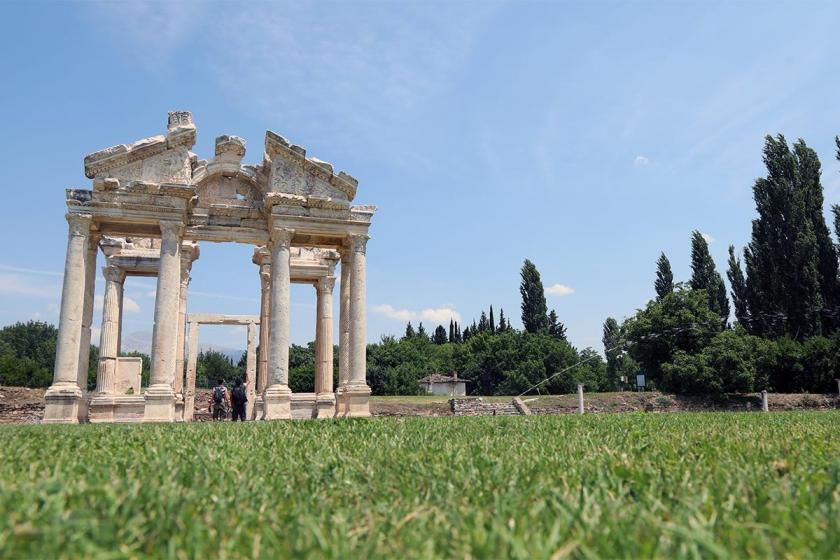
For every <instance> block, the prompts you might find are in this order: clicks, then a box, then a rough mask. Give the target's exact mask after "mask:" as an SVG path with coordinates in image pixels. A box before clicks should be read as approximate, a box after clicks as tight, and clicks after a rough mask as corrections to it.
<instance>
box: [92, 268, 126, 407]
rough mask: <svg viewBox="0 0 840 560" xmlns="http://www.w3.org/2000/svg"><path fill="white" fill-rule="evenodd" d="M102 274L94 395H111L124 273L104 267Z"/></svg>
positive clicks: (112, 392)
mask: <svg viewBox="0 0 840 560" xmlns="http://www.w3.org/2000/svg"><path fill="white" fill-rule="evenodd" d="M102 274H103V275H104V276H105V296H104V298H103V302H102V328H101V331H100V334H99V367H98V369H97V373H96V393H97V394H106V395H113V394H114V391H115V387H116V381H117V357H118V352H119V348H117V342H118V340H119V331H120V313H121V309H120V299H121V297H120V296H121V294H122V291H123V286H124V282H125V271H124V270H122V269H121V268H119V267H116V266H106V267H105V268H103V269H102Z"/></svg>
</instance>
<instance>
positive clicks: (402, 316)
mask: <svg viewBox="0 0 840 560" xmlns="http://www.w3.org/2000/svg"><path fill="white" fill-rule="evenodd" d="M371 311H373V312H374V313H379V314H380V315H385V316H386V317H388V318H389V319H396V320H398V321H411V320H412V319H416V318H417V314H416V313H415V312H414V311H409V310H408V309H395V308H394V306H393V305H389V304H387V303H383V304H381V305H374V306H373V307H371Z"/></svg>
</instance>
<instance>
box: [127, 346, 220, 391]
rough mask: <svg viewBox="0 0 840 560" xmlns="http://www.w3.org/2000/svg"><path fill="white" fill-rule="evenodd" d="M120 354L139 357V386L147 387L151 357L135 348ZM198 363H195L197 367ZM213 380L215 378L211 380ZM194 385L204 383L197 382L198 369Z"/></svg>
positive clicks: (202, 385)
mask: <svg viewBox="0 0 840 560" xmlns="http://www.w3.org/2000/svg"><path fill="white" fill-rule="evenodd" d="M120 356H126V357H128V358H140V386H141V387H148V386H149V377H150V376H151V371H152V358H151V356H149V355H148V354H144V353H142V352H138V351H136V350H132V351H131V352H121V353H120ZM197 366H198V364H196V368H197ZM213 381H215V379H214V380H213ZM196 385H197V386H199V387H205V386H206V385H205V384H199V383H198V371H196Z"/></svg>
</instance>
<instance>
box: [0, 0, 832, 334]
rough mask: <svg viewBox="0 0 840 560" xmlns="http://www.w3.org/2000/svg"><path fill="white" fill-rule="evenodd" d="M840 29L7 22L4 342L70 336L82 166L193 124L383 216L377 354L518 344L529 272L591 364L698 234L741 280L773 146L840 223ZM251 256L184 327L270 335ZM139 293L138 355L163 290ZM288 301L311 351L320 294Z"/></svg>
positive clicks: (711, 11) (307, 21)
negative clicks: (278, 160) (204, 317)
mask: <svg viewBox="0 0 840 560" xmlns="http://www.w3.org/2000/svg"><path fill="white" fill-rule="evenodd" d="M838 23H840V4H838V3H836V2H806V1H801V2H777V3H774V2H710V1H703V2H675V1H668V2H665V1H663V2H653V1H651V2H596V1H588V2H552V3H547V2H546V3H525V2H490V1H483V2H475V3H470V2H450V3H428V2H427V3H419V2H417V3H410V2H400V3H396V2H395V3H384V2H361V3H350V2H341V3H326V2H311V3H310V2H301V1H295V2H282V3H253V4H239V3H236V4H234V3H228V4H206V3H200V4H197V3H186V2H181V3H176V2H171V3H108V4H97V3H87V2H86V3H60V4H59V3H55V4H53V3H36V2H26V3H4V4H2V6H0V47H2V52H3V56H2V58H0V72H2V74H0V75H2V76H3V87H2V88H0V101H2V102H0V116H2V123H3V126H2V130H3V134H0V154H2V155H0V158H1V160H0V161H2V168H3V170H4V176H3V187H2V189H3V190H2V192H3V199H4V208H5V210H6V212H5V213H4V216H3V220H2V222H0V233H2V234H3V239H4V240H5V243H4V249H3V251H2V253H1V254H0V324H8V323H11V322H13V321H18V320H28V319H31V318H38V319H41V320H45V321H50V322H54V323H56V322H57V320H58V316H57V310H58V300H59V297H60V286H61V272H62V269H63V260H64V250H65V243H66V231H67V227H66V222H65V221H64V218H63V214H64V196H63V192H64V189H65V188H67V187H86V186H87V185H89V181H88V180H87V179H85V177H84V174H83V166H82V158H83V157H84V155H85V154H87V153H89V152H92V151H95V150H98V149H101V148H105V147H107V146H111V145H114V144H119V143H125V142H131V141H134V140H137V139H140V138H144V137H147V136H151V135H154V134H160V133H162V132H163V131H164V130H165V126H166V112H167V111H169V110H174V109H184V110H190V111H192V112H193V117H194V119H195V121H196V124H197V126H198V142H197V144H196V146H195V148H194V151H196V152H197V153H198V154H199V155H200V156H202V157H208V156H209V155H211V154H212V150H213V141H214V138H215V137H216V136H218V135H221V134H237V135H239V136H242V137H244V138H245V139H246V140H247V141H248V153H247V154H246V158H245V159H246V160H247V161H251V162H258V161H259V160H260V159H261V155H262V142H263V137H264V133H265V129H266V128H270V129H272V130H274V131H276V132H278V133H280V134H282V135H284V136H286V137H287V138H289V139H291V140H292V141H293V142H295V143H297V144H300V145H303V146H305V147H306V148H307V150H308V154H310V155H313V156H316V157H318V158H320V159H323V160H326V161H330V162H332V163H333V164H334V165H335V166H336V168H337V169H344V170H346V171H348V172H349V173H351V174H352V175H354V176H355V177H357V178H358V179H359V182H360V184H359V191H358V195H357V198H356V201H357V202H358V203H370V204H376V205H378V206H379V211H378V213H377V215H376V216H375V219H374V226H373V227H372V231H371V234H372V240H371V241H370V243H369V245H368V302H369V320H368V333H369V337H370V339H371V340H377V339H378V338H379V337H380V335H381V334H386V333H395V334H399V333H401V332H402V330H403V329H404V323H405V320H406V319H408V318H411V319H412V320H413V322H414V323H415V324H416V323H417V322H418V321H420V320H423V322H424V324H425V325H427V327H429V328H430V330H431V328H433V327H434V325H435V323H436V322H437V321H441V322H446V323H448V320H449V317H450V316H452V315H454V316H455V317H456V319H457V318H459V317H460V318H461V319H462V322H463V323H464V324H466V323H467V322H469V321H471V320H472V319H473V318H474V317H475V318H477V317H478V315H479V314H480V312H481V310H482V309H486V308H487V307H488V306H489V305H490V304H493V306H494V309H495V310H496V314H497V316H498V310H499V308H504V310H505V313H506V315H507V316H509V317H511V318H512V319H513V322H514V324H515V325H517V326H519V325H520V324H521V323H520V319H519V293H518V283H519V268H520V266H521V264H522V261H523V259H525V258H530V259H531V260H532V261H534V262H535V263H536V265H537V267H538V268H539V270H540V272H541V273H542V278H543V282H544V284H545V285H546V287H547V288H548V287H552V286H553V287H554V288H553V289H550V290H549V292H550V293H549V294H548V303H549V307H550V308H551V307H553V308H555V309H556V310H557V313H558V315H559V316H560V318H561V320H562V321H563V322H564V323H565V324H566V326H567V328H568V333H569V337H570V339H571V341H572V342H573V343H574V344H576V345H578V346H595V347H598V348H600V335H601V325H602V323H603V321H604V319H605V318H606V317H607V316H609V315H612V316H615V317H617V318H619V319H620V318H622V317H624V316H627V315H630V314H632V313H633V311H634V310H635V309H636V308H638V307H641V306H643V305H644V304H645V302H646V301H647V300H648V299H649V298H650V297H651V296H652V293H653V288H652V283H653V276H654V270H655V261H656V258H657V256H658V255H659V252H660V251H665V252H666V253H667V254H668V256H669V257H670V259H671V261H672V264H673V267H674V272H675V275H676V277H677V279H679V280H685V279H687V278H688V275H689V269H688V251H689V234H690V232H691V230H692V229H695V228H696V229H699V230H701V231H702V232H704V233H705V234H707V235H708V236H709V239H711V240H712V243H711V250H712V254H713V255H714V257H715V258H716V260H717V262H718V267H719V270H720V271H721V272H722V273H723V272H724V267H725V261H726V249H727V246H728V244H730V243H733V244H735V245H736V246H737V247H739V248H740V247H742V246H743V245H744V243H745V242H746V241H747V240H748V236H749V229H750V220H751V219H752V217H753V215H754V207H753V203H752V198H751V186H752V182H753V180H754V179H755V178H756V177H757V176H759V175H761V174H762V171H763V167H762V162H761V147H762V142H763V136H764V135H765V134H768V133H772V134H775V133H778V132H781V133H784V134H785V135H786V136H787V137H788V138H789V139H795V138H798V137H802V138H804V139H805V140H806V141H807V142H808V144H809V145H811V146H812V147H814V148H815V149H816V150H817V152H818V153H819V155H820V157H821V159H822V163H823V184H824V186H825V188H826V203H827V205H828V204H830V203H837V202H840V173H838V172H840V166H838V163H837V162H836V161H835V160H834V156H833V152H834V148H833V142H834V140H833V139H834V136H835V134H838V133H840V119H838V115H837V100H838V99H840V95H838V93H840V91H838V90H840V75H838V73H837V71H836V69H837V61H838V60H840V41H837V40H836V29H837V28H838ZM250 255H251V248H250V247H247V246H236V245H214V244H209V243H205V244H203V245H202V257H201V259H200V260H199V261H197V262H196V264H195V267H194V269H193V282H192V285H191V298H190V311H202V312H223V313H257V312H258V307H259V303H258V298H259V279H258V275H257V269H256V266H255V265H253V264H252V263H251V259H250ZM101 290H102V281H101V279H100V280H99V282H98V285H97V292H98V293H100V294H101ZM126 290H127V292H126V294H127V297H128V299H127V307H126V313H125V318H124V320H125V323H124V329H125V330H124V332H125V333H126V335H127V340H128V341H131V340H132V339H136V340H142V339H143V338H144V337H148V335H149V333H150V331H151V325H152V311H153V304H154V302H153V299H152V297H151V294H150V292H153V290H154V283H153V281H150V280H148V279H147V280H141V279H130V280H128V282H127V284H126ZM292 299H293V311H292V335H293V341H294V342H298V343H303V342H306V341H308V340H310V339H311V338H312V337H313V333H314V315H315V306H314V299H315V296H314V290H313V289H312V288H311V287H304V286H295V287H294V288H293V290H292ZM336 299H337V298H336ZM98 315H99V314H98V313H97V316H96V318H95V325H98V323H99V319H100V317H99V316H98ZM132 337H133V338H132ZM96 340H98V339H96ZM201 343H202V344H203V345H205V346H207V345H213V346H216V347H222V348H242V347H244V345H245V333H244V331H241V330H237V329H235V328H222V327H214V328H207V329H204V330H203V331H202V335H201Z"/></svg>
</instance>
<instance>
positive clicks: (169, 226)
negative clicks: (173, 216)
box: [160, 220, 184, 239]
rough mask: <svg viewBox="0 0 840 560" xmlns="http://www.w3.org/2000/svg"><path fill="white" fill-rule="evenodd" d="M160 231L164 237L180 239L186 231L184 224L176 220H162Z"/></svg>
mask: <svg viewBox="0 0 840 560" xmlns="http://www.w3.org/2000/svg"><path fill="white" fill-rule="evenodd" d="M160 233H161V236H163V237H164V238H169V239H173V238H176V239H178V238H180V237H181V235H182V234H183V233H184V224H183V223H181V222H176V221H174V220H161V221H160Z"/></svg>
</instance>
